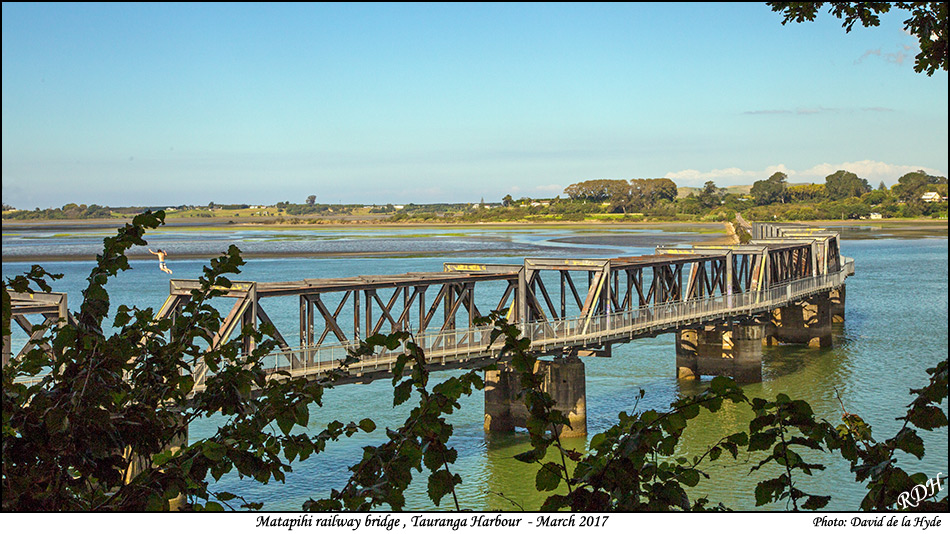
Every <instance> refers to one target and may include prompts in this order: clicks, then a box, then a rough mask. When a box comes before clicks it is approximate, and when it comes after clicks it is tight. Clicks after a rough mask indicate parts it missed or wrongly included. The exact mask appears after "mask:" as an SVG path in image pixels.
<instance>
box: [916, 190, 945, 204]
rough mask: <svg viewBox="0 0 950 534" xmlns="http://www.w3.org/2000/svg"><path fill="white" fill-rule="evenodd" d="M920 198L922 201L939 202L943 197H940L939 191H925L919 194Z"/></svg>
mask: <svg viewBox="0 0 950 534" xmlns="http://www.w3.org/2000/svg"><path fill="white" fill-rule="evenodd" d="M920 200H923V201H924V202H940V201H941V200H943V199H942V198H941V197H940V193H937V192H936V191H927V192H926V193H924V194H923V195H920Z"/></svg>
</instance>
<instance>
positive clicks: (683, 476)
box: [677, 455, 718, 488]
mask: <svg viewBox="0 0 950 534" xmlns="http://www.w3.org/2000/svg"><path fill="white" fill-rule="evenodd" d="M717 456H718V455H717ZM677 478H678V479H679V481H680V482H682V483H683V484H686V485H687V486H689V487H691V488H692V487H694V486H695V485H696V484H699V471H697V470H695V469H684V470H683V471H681V472H680V473H679V475H678V476H677Z"/></svg>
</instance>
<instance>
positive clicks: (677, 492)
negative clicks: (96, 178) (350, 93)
mask: <svg viewBox="0 0 950 534" xmlns="http://www.w3.org/2000/svg"><path fill="white" fill-rule="evenodd" d="M163 220H164V214H163V213H162V212H158V213H156V214H151V213H146V214H143V215H140V216H138V217H136V218H135V219H134V220H133V221H132V223H131V224H129V225H126V226H125V227H124V228H122V229H121V230H119V232H118V233H117V235H116V237H111V238H107V239H105V241H104V249H103V253H102V254H101V255H99V256H98V258H97V264H96V266H95V267H94V268H93V270H92V272H91V273H90V276H89V278H88V286H87V287H86V289H85V290H84V291H83V297H84V298H83V302H82V305H81V307H80V310H79V313H78V316H77V324H76V325H72V324H61V325H59V326H58V327H57V328H55V329H54V330H53V332H52V333H51V334H50V335H49V336H48V337H46V338H44V339H43V340H40V343H38V345H42V344H43V343H44V342H45V343H48V344H49V346H50V347H51V350H50V351H45V350H41V349H35V350H32V351H30V352H29V353H28V354H26V355H25V357H23V358H20V359H16V360H13V361H12V362H11V363H10V364H9V365H7V366H6V367H4V369H3V480H2V490H3V503H2V506H3V509H4V510H95V511H105V510H142V509H148V510H159V509H168V508H169V507H170V506H176V507H183V508H186V509H193V510H203V509H207V510H217V509H223V508H224V507H231V508H236V507H241V508H248V509H259V508H261V507H262V506H263V503H259V502H248V501H246V500H244V499H243V498H242V497H241V496H237V495H233V494H230V493H225V492H215V491H213V490H212V489H211V488H212V483H213V481H216V480H219V479H220V478H221V477H222V476H223V475H225V474H226V473H229V472H232V471H233V472H236V473H237V474H238V475H239V476H240V477H242V478H250V479H254V480H256V481H258V482H260V483H262V484H268V483H270V482H282V481H283V480H284V477H285V474H286V473H287V472H289V471H291V470H292V467H293V466H294V462H299V461H303V460H306V459H307V458H309V457H310V456H312V455H315V454H319V453H320V452H322V451H323V450H324V449H325V447H326V445H327V444H328V442H330V441H333V440H338V439H341V438H345V437H348V436H352V435H354V434H356V433H359V432H364V433H369V432H373V431H374V430H375V429H376V424H375V422H374V421H372V419H368V418H367V419H363V420H361V421H358V422H340V421H334V422H332V423H329V424H328V425H326V426H325V427H324V428H321V429H319V430H318V431H311V430H306V428H307V426H308V423H309V407H310V405H311V404H317V405H318V406H319V405H320V404H321V402H322V399H323V395H324V394H325V392H326V390H327V389H330V388H332V387H333V385H334V383H335V381H336V380H337V379H338V378H340V377H341V376H343V375H344V374H345V372H346V371H345V366H346V365H347V364H349V363H353V362H355V361H357V360H358V359H359V358H362V357H364V356H367V355H371V354H373V353H374V351H376V350H377V349H381V348H385V349H386V350H390V351H393V350H397V349H400V348H402V349H404V350H403V351H402V353H401V354H400V356H399V357H398V361H397V364H396V366H395V368H394V373H393V374H394V378H393V386H394V388H393V404H394V406H395V405H400V404H404V403H407V402H409V401H410V400H412V403H413V406H412V408H411V410H410V413H409V415H408V416H407V418H406V420H405V422H404V423H403V424H402V425H401V426H400V427H399V428H396V429H386V441H385V442H383V443H382V444H380V445H378V446H370V447H365V448H364V449H363V456H362V458H361V459H360V460H359V461H357V462H356V463H355V464H354V465H353V466H352V467H351V468H350V471H351V473H352V474H351V476H350V478H349V480H348V481H347V483H346V484H345V485H344V487H343V488H341V489H339V490H332V491H331V492H330V494H329V496H327V497H324V498H319V497H317V498H314V499H312V500H309V501H307V502H306V503H305V504H304V508H305V509H306V510H308V511H330V510H370V509H373V508H375V507H378V506H387V507H389V508H391V509H393V510H401V509H403V508H404V507H405V506H406V502H405V497H404V495H405V490H406V488H407V487H408V486H409V484H410V483H411V481H412V479H413V476H414V474H415V473H421V472H426V473H427V474H428V475H427V489H428V496H429V498H430V499H431V500H432V502H433V503H434V504H435V505H437V506H439V505H440V504H441V503H442V502H443V500H444V499H446V498H447V497H451V498H452V505H453V506H454V508H456V509H462V508H463V507H464V505H465V503H462V502H459V499H458V495H457V492H456V487H457V486H458V484H460V483H462V479H461V477H460V476H459V475H458V473H456V472H453V465H454V463H455V461H456V459H457V457H458V453H457V451H456V450H455V449H454V448H453V447H452V446H450V444H449V442H450V439H451V437H452V434H453V428H452V425H451V424H449V423H448V422H447V421H446V418H445V417H446V416H447V415H449V414H451V413H452V412H453V411H454V410H456V409H458V408H459V406H460V404H459V400H460V399H461V397H462V396H465V395H470V394H472V393H473V392H474V391H477V390H480V389H482V388H483V387H484V384H483V382H482V379H481V375H480V373H481V371H482V370H473V371H469V372H465V373H461V374H459V375H458V376H453V377H451V378H448V379H447V380H444V381H442V382H440V383H437V384H434V385H433V384H432V380H431V376H430V373H429V371H428V369H427V367H426V360H425V355H424V354H423V351H422V350H421V349H420V348H419V347H418V346H417V345H416V344H415V343H414V342H413V341H412V338H411V336H410V335H409V334H406V333H400V332H396V333H393V334H390V335H388V336H383V335H377V336H373V337H371V338H369V339H367V340H366V341H365V342H364V343H362V344H361V345H360V347H359V348H358V349H357V350H355V351H353V353H352V354H350V356H349V357H348V358H347V360H346V361H344V362H343V366H342V367H341V369H340V370H338V371H336V372H334V373H331V374H330V375H329V376H328V377H327V378H326V379H323V380H320V381H307V380H305V379H293V378H291V377H290V376H289V375H288V374H287V373H283V374H280V373H279V374H278V375H277V377H276V378H277V379H273V378H271V379H268V378H267V377H266V376H265V373H264V371H263V370H262V369H261V365H260V364H261V362H262V360H263V358H264V357H265V356H266V355H267V354H268V353H269V352H270V351H272V350H273V349H274V348H275V345H276V342H275V341H274V340H273V339H271V338H270V337H269V332H268V331H267V330H266V329H265V330H263V331H255V330H253V329H251V328H250V327H247V328H245V329H244V330H243V331H242V335H243V336H252V337H253V338H254V339H255V341H256V348H255V349H254V350H253V351H251V352H249V353H242V351H241V343H240V340H234V341H229V342H226V343H223V344H221V345H220V346H217V347H216V348H214V349H213V350H209V348H208V347H210V346H212V345H213V343H212V342H213V340H214V333H215V332H218V331H219V328H220V326H221V322H222V318H221V316H220V314H219V313H218V311H217V310H216V309H215V308H214V307H213V306H212V305H211V300H212V299H213V298H214V297H215V296H218V295H221V294H222V293H224V292H225V290H226V288H228V287H229V286H230V284H231V283H230V281H229V280H228V278H227V275H230V274H235V273H237V272H239V268H240V266H241V265H242V264H243V261H242V260H241V258H240V255H239V251H238V250H237V248H236V247H233V246H232V247H231V248H230V249H229V250H228V252H227V253H225V254H224V255H222V256H221V257H219V258H217V259H215V260H212V261H211V263H210V265H209V266H208V267H205V269H204V273H203V275H202V276H201V278H200V280H199V281H200V287H199V289H196V290H194V291H193V292H192V298H191V300H190V301H189V302H188V303H187V305H185V307H184V308H183V310H182V313H181V314H179V315H178V317H177V318H176V319H175V320H174V321H173V320H171V319H162V320H156V318H155V314H154V312H153V311H152V310H151V309H145V310H140V309H136V308H129V307H126V306H121V305H120V306H118V307H117V309H116V312H115V318H114V320H113V326H114V333H112V334H106V330H105V329H104V327H103V321H104V320H105V319H106V317H107V315H108V313H109V309H110V301H109V296H108V293H107V291H106V289H105V285H106V283H107V281H108V280H109V278H111V277H113V276H115V275H116V274H118V273H119V272H121V271H124V270H127V269H129V263H128V260H127V258H126V256H125V253H126V252H127V251H128V250H129V248H130V247H132V246H133V245H139V246H144V245H145V244H146V242H145V240H144V238H143V236H144V233H145V231H146V230H147V229H150V228H155V227H157V226H159V225H160V224H162V223H163ZM56 278H58V275H51V274H49V273H47V272H46V271H44V270H43V269H42V268H41V267H39V266H34V267H33V269H32V270H31V271H30V272H29V273H27V274H25V275H22V276H17V277H14V278H11V279H8V280H6V281H4V282H3V335H4V336H8V335H9V334H10V325H11V313H12V311H11V301H10V297H9V293H8V292H9V291H16V292H29V291H34V289H33V288H34V287H35V288H36V290H40V291H49V290H50V286H49V283H48V282H47V280H48V279H49V280H54V279H56ZM485 322H490V323H492V324H493V325H494V330H493V332H492V341H493V342H495V341H498V342H500V343H502V344H503V351H502V354H503V358H504V359H506V360H508V361H509V363H510V365H511V367H512V368H513V369H514V370H515V372H517V373H518V375H519V379H520V383H521V385H522V388H523V390H524V395H523V397H524V402H525V404H526V406H527V408H528V411H529V413H530V417H529V418H528V422H527V429H528V433H529V436H530V445H529V448H528V450H527V451H525V452H524V453H521V454H519V455H517V456H516V458H517V459H518V460H519V461H522V462H526V463H530V464H535V465H537V467H538V470H537V473H536V477H535V487H536V489H537V490H538V491H539V492H542V493H549V494H550V495H549V496H548V497H547V498H546V500H545V502H544V504H543V507H542V508H543V509H545V510H561V509H570V510H577V511H622V510H710V509H712V510H721V509H725V507H724V506H723V505H722V504H712V503H710V502H708V501H707V500H706V499H705V498H695V499H694V498H691V497H690V495H689V493H688V489H689V488H692V487H695V486H697V484H699V482H700V480H701V479H705V478H709V474H708V473H707V472H706V470H705V469H706V466H707V465H709V463H710V462H715V461H717V460H718V459H719V458H720V457H723V453H727V454H728V455H729V456H730V457H732V458H733V459H735V458H738V456H739V454H740V452H741V453H746V454H748V453H751V454H755V455H756V457H757V458H758V460H757V462H756V463H755V464H754V465H753V466H752V467H751V472H759V471H761V472H769V473H776V472H777V473H778V474H777V475H776V476H772V477H771V478H766V479H764V480H761V481H758V482H757V483H756V485H755V488H754V495H755V503H756V505H766V504H769V503H776V502H778V503H785V504H786V506H787V507H788V508H789V509H793V510H798V509H803V510H814V509H821V508H823V507H825V506H827V505H828V504H829V502H830V501H831V497H830V496H827V495H813V494H809V493H807V492H806V491H804V490H803V489H802V487H803V484H802V481H803V480H804V479H806V478H807V477H811V476H814V475H815V474H816V473H818V472H820V471H822V470H823V469H825V465H824V464H823V463H820V462H821V461H826V460H825V459H826V458H828V459H829V460H828V461H830V459H832V458H834V456H829V455H828V453H829V452H832V453H836V454H837V455H840V456H841V457H843V458H844V459H845V460H847V461H848V462H849V463H850V465H851V470H852V472H853V473H854V474H855V480H856V482H858V483H861V484H863V485H865V486H866V488H867V490H868V492H867V496H866V497H865V499H864V500H863V502H862V503H861V508H862V509H864V510H879V509H894V508H896V507H898V506H899V504H898V503H904V504H906V501H901V494H902V493H903V492H906V491H908V490H909V489H911V488H912V487H913V486H914V485H917V484H925V483H926V482H927V480H928V478H927V476H926V475H925V474H923V473H913V474H911V473H908V472H906V471H905V470H904V469H903V468H901V467H900V466H899V465H900V456H899V455H900V454H902V453H906V454H910V455H913V456H915V457H917V458H922V457H923V455H924V445H923V440H922V439H921V438H920V436H919V434H918V430H924V431H931V430H935V429H940V428H943V427H945V426H947V416H946V413H945V412H944V410H943V409H942V408H941V405H942V403H943V402H944V400H945V399H946V398H947V361H946V360H945V361H943V362H941V363H940V364H938V365H937V366H936V367H934V368H932V369H929V370H928V371H927V372H928V375H929V377H930V378H929V382H928V384H926V385H925V386H924V387H922V388H920V389H916V390H912V391H911V393H912V394H913V395H914V397H913V400H912V402H911V403H910V404H909V405H908V409H907V410H906V413H905V414H904V415H902V416H901V417H900V418H899V419H900V420H902V421H904V424H903V427H902V428H901V429H900V431H899V432H898V433H897V434H896V435H895V436H893V437H891V438H887V439H885V440H883V441H877V440H876V439H875V438H873V437H872V433H871V429H870V427H869V426H868V425H867V424H866V423H865V422H864V421H863V420H862V419H861V418H860V417H859V416H857V415H854V414H849V413H845V415H844V418H843V422H842V423H841V424H838V425H833V424H832V423H829V422H827V421H824V420H818V419H816V418H815V415H814V413H813V412H812V409H811V407H810V406H809V405H808V404H807V403H806V402H804V401H801V400H793V399H790V398H789V397H787V396H786V395H781V394H780V395H778V396H777V397H776V398H775V399H774V400H766V399H759V398H751V399H750V398H748V397H747V396H746V395H745V393H744V392H743V390H742V389H741V388H739V387H738V386H737V385H736V384H735V382H733V381H732V380H730V379H728V378H716V379H714V380H713V381H712V382H711V384H710V386H709V388H708V389H707V391H705V392H703V393H702V394H699V395H694V396H687V397H684V398H682V399H680V400H677V401H676V402H674V403H673V404H672V405H671V406H670V408H669V410H667V411H662V412H661V411H656V410H644V411H638V409H637V406H633V407H632V408H631V411H630V412H629V413H628V412H624V413H621V414H619V416H618V420H617V422H616V423H615V424H614V425H613V426H611V427H610V428H608V429H607V430H605V431H604V432H602V433H599V434H597V435H595V436H593V438H592V439H591V441H590V445H589V452H587V453H582V452H580V451H577V450H573V449H568V448H566V447H564V446H563V445H562V443H561V441H560V439H559V433H558V430H559V429H560V428H563V426H564V425H569V421H568V419H567V418H566V416H565V415H564V414H563V413H561V412H559V411H558V410H557V409H555V407H554V406H555V403H554V401H553V400H552V398H551V396H550V395H548V394H547V393H546V392H545V391H543V389H542V387H541V385H542V382H543V380H542V377H541V376H539V375H536V374H535V373H534V369H535V363H536V362H537V355H536V354H533V353H531V352H530V351H529V348H530V342H529V341H528V340H526V339H524V338H521V337H520V332H519V331H518V330H517V328H516V327H515V326H513V325H510V324H507V322H506V321H505V320H504V318H503V316H501V315H498V314H495V315H492V316H491V317H489V318H486V319H485ZM199 362H203V363H204V364H206V365H207V366H208V369H210V371H211V372H212V373H213V374H212V375H211V376H210V377H209V378H208V379H207V381H206V388H205V389H203V390H200V391H198V390H195V389H194V384H195V379H194V377H193V376H192V369H193V368H194V366H195V364H197V363H199ZM31 377H32V378H35V379H36V380H35V381H33V382H30V381H26V382H24V381H22V380H21V379H24V378H31ZM643 395H644V392H643V391H641V392H640V397H641V398H642V396H643ZM726 403H730V404H735V405H741V406H745V407H747V408H748V409H749V410H751V411H752V412H753V413H754V418H753V419H752V421H751V422H750V423H749V427H748V431H742V432H737V433H733V434H730V435H726V436H722V437H721V438H720V439H719V440H718V441H716V442H715V443H713V444H710V446H709V447H708V448H707V449H706V450H705V452H703V453H702V454H701V455H697V456H694V457H692V458H687V457H684V456H682V455H680V454H679V443H680V439H681V437H682V435H683V433H684V431H685V430H686V429H687V427H688V424H689V421H691V420H693V419H695V418H696V417H697V416H699V415H700V413H702V412H704V411H705V412H710V413H715V412H717V411H719V410H720V409H722V407H723V405H724V404H726ZM203 417H216V418H218V420H219V421H220V426H219V428H218V429H217V431H216V432H215V433H214V435H212V436H210V437H208V438H204V439H197V440H192V441H191V442H190V443H184V442H183V440H182V439H181V436H182V434H183V433H184V432H185V431H186V429H187V426H188V425H189V424H190V423H191V422H193V421H195V420H196V419H198V418H203ZM898 451H900V452H898ZM550 453H553V458H555V460H553V461H552V460H550V458H551V457H552V454H550ZM297 465H298V467H299V465H300V464H299V463H298V464H297ZM170 501H171V504H170ZM914 509H917V510H943V511H946V510H947V498H946V497H944V498H943V499H941V500H939V501H938V500H937V499H936V498H931V499H927V500H923V501H921V502H915V508H914Z"/></svg>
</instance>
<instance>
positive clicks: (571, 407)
mask: <svg viewBox="0 0 950 534" xmlns="http://www.w3.org/2000/svg"><path fill="white" fill-rule="evenodd" d="M499 367H500V368H499V369H498V370H497V371H486V372H485V431H486V432H511V431H513V430H514V429H515V428H516V427H517V428H525V425H526V423H527V420H528V409H527V407H525V404H524V399H523V396H522V388H521V381H520V379H519V377H518V373H516V372H515V371H514V370H512V369H511V367H510V366H508V365H504V366H499ZM538 373H540V374H541V375H542V376H543V377H544V381H543V383H542V385H541V388H542V390H543V391H545V392H547V394H548V395H550V396H551V398H552V399H554V402H555V404H554V407H555V408H556V409H558V410H560V411H561V412H563V413H564V414H565V415H566V416H567V419H568V421H570V423H571V426H570V428H568V427H562V428H559V429H558V432H559V433H560V435H561V436H562V437H574V436H586V435H587V389H586V388H587V386H586V382H585V372H584V362H582V361H581V360H580V359H579V358H578V357H577V356H567V357H557V358H555V359H554V360H552V361H543V360H538V362H537V364H536V365H535V374H538Z"/></svg>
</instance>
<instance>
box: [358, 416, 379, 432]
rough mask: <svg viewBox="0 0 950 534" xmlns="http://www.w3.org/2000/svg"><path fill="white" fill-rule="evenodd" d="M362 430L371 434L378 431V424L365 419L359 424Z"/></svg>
mask: <svg viewBox="0 0 950 534" xmlns="http://www.w3.org/2000/svg"><path fill="white" fill-rule="evenodd" d="M359 427H360V430H362V431H363V432H366V433H367V434H369V433H370V432H372V431H374V430H376V423H375V422H373V420H372V419H369V418H367V419H363V420H362V421H360V424H359Z"/></svg>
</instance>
